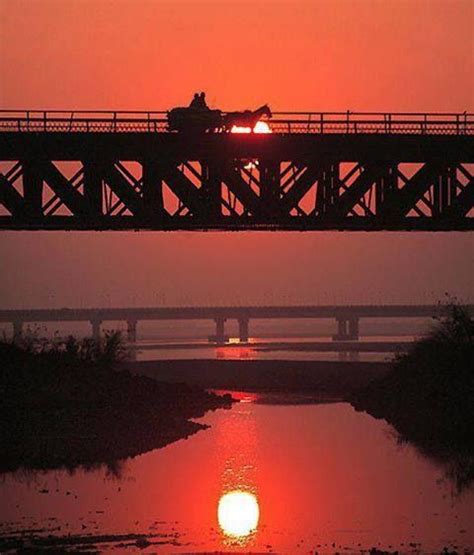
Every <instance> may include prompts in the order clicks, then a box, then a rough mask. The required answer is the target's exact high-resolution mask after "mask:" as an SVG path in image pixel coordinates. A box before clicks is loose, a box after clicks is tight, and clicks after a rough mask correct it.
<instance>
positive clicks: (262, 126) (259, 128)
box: [230, 121, 272, 133]
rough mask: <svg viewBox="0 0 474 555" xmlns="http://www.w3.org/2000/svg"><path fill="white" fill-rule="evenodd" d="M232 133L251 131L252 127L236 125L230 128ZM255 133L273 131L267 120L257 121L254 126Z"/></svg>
mask: <svg viewBox="0 0 474 555" xmlns="http://www.w3.org/2000/svg"><path fill="white" fill-rule="evenodd" d="M230 132H231V133H251V132H252V129H251V128H250V127H240V126H238V125H234V126H233V127H232V129H231V130H230ZM253 132H254V133H271V132H272V130H271V128H270V126H269V125H268V123H267V122H266V121H257V123H256V124H255V127H254V128H253Z"/></svg>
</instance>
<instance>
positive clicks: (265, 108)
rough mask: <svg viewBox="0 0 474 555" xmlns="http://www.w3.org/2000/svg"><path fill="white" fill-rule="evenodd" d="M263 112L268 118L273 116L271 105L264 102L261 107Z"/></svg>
mask: <svg viewBox="0 0 474 555" xmlns="http://www.w3.org/2000/svg"><path fill="white" fill-rule="evenodd" d="M260 110H261V112H262V116H267V118H271V117H272V115H273V114H272V111H271V110H270V107H269V106H268V104H264V105H263V106H262V107H261V108H260Z"/></svg>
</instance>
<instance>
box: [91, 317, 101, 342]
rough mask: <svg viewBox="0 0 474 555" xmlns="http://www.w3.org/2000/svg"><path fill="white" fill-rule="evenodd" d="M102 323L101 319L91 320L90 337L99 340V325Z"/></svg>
mask: <svg viewBox="0 0 474 555" xmlns="http://www.w3.org/2000/svg"><path fill="white" fill-rule="evenodd" d="M101 324H102V320H91V326H92V339H95V340H96V341H99V340H100V326H101Z"/></svg>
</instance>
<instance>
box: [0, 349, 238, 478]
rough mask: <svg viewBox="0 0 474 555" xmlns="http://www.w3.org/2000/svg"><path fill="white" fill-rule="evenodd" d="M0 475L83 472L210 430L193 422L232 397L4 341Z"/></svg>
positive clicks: (228, 403)
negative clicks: (31, 472) (26, 472)
mask: <svg viewBox="0 0 474 555" xmlns="http://www.w3.org/2000/svg"><path fill="white" fill-rule="evenodd" d="M0 368H1V372H0V449H1V451H2V457H1V459H0V473H2V472H3V473H4V472H14V471H17V470H20V469H23V470H51V469H60V468H65V469H69V470H73V469H74V468H76V467H83V468H86V469H89V468H95V467H97V466H100V465H107V466H108V467H109V469H110V470H111V471H114V469H116V468H117V462H118V461H120V460H122V459H126V458H128V457H134V456H136V455H139V454H141V453H144V452H147V451H149V450H151V449H157V448H160V447H164V446H165V445H168V444H169V443H172V442H174V441H177V440H179V439H185V438H187V437H189V436H190V435H192V434H194V433H196V432H198V431H199V430H203V429H205V428H206V427H207V426H206V425H204V424H201V423H197V422H194V421H193V420H192V419H194V418H200V417H202V416H204V414H205V413H206V412H207V411H210V410H215V409H217V408H228V407H230V406H231V405H232V402H233V400H232V398H231V396H230V395H222V396H221V395H216V394H215V393H212V392H208V391H205V390H204V389H203V388H200V387H197V386H192V385H187V384H184V383H165V382H163V381H161V382H160V381H157V380H155V379H152V378H150V377H146V376H139V375H136V374H132V373H130V372H129V371H127V370H123V369H122V370H117V369H115V368H114V365H112V366H108V365H106V366H103V365H100V364H93V363H86V362H84V361H81V360H78V359H77V358H74V357H70V356H64V355H63V354H58V353H57V352H53V353H51V352H48V353H34V352H33V353H32V352H28V351H25V350H22V349H21V348H18V347H16V346H14V345H9V344H5V343H0Z"/></svg>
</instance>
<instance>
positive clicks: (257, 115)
mask: <svg viewBox="0 0 474 555" xmlns="http://www.w3.org/2000/svg"><path fill="white" fill-rule="evenodd" d="M263 116H266V117H267V118H271V117H272V111H271V110H270V108H269V107H268V105H267V104H264V105H263V106H260V108H258V109H257V110H255V111H253V112H252V110H245V111H243V112H229V113H227V114H226V115H225V116H223V128H224V130H225V131H231V130H232V128H233V127H234V125H235V126H237V127H250V129H252V131H253V128H254V127H255V125H256V124H257V122H258V121H260V119H261V118H262V117H263Z"/></svg>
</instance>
